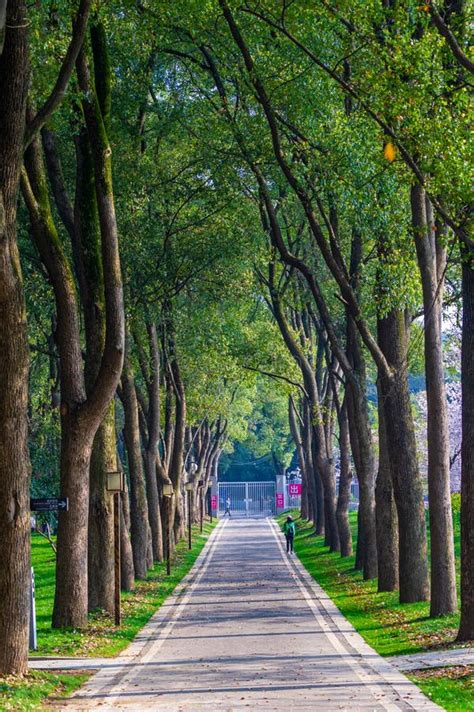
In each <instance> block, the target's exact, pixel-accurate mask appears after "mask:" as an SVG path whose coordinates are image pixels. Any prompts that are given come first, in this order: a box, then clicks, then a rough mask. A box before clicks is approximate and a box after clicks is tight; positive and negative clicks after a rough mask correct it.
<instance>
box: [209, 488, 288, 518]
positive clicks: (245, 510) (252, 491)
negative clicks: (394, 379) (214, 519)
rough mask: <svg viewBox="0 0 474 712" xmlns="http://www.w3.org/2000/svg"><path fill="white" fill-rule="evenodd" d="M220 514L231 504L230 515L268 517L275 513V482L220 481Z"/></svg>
mask: <svg viewBox="0 0 474 712" xmlns="http://www.w3.org/2000/svg"><path fill="white" fill-rule="evenodd" d="M218 499H219V515H220V516H223V515H224V514H225V511H226V508H227V504H230V507H229V509H230V515H231V516H237V517H267V516H269V515H271V514H275V483H274V482H219V484H218Z"/></svg>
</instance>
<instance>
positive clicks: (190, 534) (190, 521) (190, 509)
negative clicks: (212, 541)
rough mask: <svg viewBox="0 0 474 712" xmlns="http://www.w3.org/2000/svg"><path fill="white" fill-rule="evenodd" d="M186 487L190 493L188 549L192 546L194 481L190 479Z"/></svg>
mask: <svg viewBox="0 0 474 712" xmlns="http://www.w3.org/2000/svg"><path fill="white" fill-rule="evenodd" d="M184 488H185V490H186V492H187V493H188V549H191V547H192V533H191V525H192V516H193V515H192V494H193V483H192V481H190V480H188V482H186V484H185V485H184Z"/></svg>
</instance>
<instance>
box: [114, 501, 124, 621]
mask: <svg viewBox="0 0 474 712" xmlns="http://www.w3.org/2000/svg"><path fill="white" fill-rule="evenodd" d="M120 504H121V502H120V492H116V493H115V494H114V567H115V600H114V609H115V625H116V626H119V625H120V624H121V622H122V616H121V611H120Z"/></svg>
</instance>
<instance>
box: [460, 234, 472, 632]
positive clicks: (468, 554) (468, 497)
mask: <svg viewBox="0 0 474 712" xmlns="http://www.w3.org/2000/svg"><path fill="white" fill-rule="evenodd" d="M462 252H463V266H462V293H463V322H462V357H461V381H462V446H461V622H460V626H459V632H458V640H474V250H473V249H472V248H470V249H469V248H468V247H465V248H464V247H463V248H462Z"/></svg>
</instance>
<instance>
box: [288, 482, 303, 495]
mask: <svg viewBox="0 0 474 712" xmlns="http://www.w3.org/2000/svg"><path fill="white" fill-rule="evenodd" d="M288 494H290V495H292V496H293V497H297V496H298V495H300V494H301V484H299V483H297V482H293V483H290V484H289V485H288Z"/></svg>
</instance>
